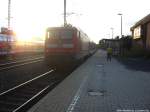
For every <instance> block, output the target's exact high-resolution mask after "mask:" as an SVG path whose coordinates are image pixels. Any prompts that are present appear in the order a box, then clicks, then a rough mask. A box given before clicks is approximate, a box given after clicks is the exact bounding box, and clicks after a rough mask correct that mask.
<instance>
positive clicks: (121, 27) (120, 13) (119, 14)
mask: <svg viewBox="0 0 150 112" xmlns="http://www.w3.org/2000/svg"><path fill="white" fill-rule="evenodd" d="M118 15H120V17H121V38H122V14H121V13H119V14H118Z"/></svg>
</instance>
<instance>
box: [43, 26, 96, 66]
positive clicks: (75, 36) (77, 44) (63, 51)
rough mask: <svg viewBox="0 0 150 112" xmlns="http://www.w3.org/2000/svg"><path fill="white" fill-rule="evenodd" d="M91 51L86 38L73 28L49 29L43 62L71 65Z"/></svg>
mask: <svg viewBox="0 0 150 112" xmlns="http://www.w3.org/2000/svg"><path fill="white" fill-rule="evenodd" d="M93 49H94V47H93V43H92V42H90V39H89V38H88V36H87V35H86V34H85V33H83V32H82V31H81V30H78V29H77V28H75V27H50V28H48V29H47V31H46V39H45V60H46V62H48V63H49V64H51V65H64V64H72V63H74V62H77V61H79V60H82V59H84V58H85V57H87V56H89V55H90V54H91V53H92V52H91V51H92V50H93Z"/></svg>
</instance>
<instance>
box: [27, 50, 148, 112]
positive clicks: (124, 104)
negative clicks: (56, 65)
mask: <svg viewBox="0 0 150 112" xmlns="http://www.w3.org/2000/svg"><path fill="white" fill-rule="evenodd" d="M149 85H150V76H149V73H146V72H140V71H133V70H130V69H127V68H126V67H124V65H122V64H121V63H119V62H118V61H117V60H116V59H114V58H113V59H112V61H111V62H107V61H106V52H105V51H101V50H99V51H97V52H96V53H95V54H94V55H93V56H92V57H90V58H89V59H88V60H87V61H86V62H85V63H83V64H82V65H81V66H80V67H78V68H77V69H76V70H75V71H74V72H73V73H72V74H70V75H69V76H68V77H67V78H66V79H65V80H64V81H63V82H61V83H60V84H59V85H58V86H57V87H56V88H54V89H53V90H52V91H51V92H49V93H48V94H47V95H46V96H45V97H44V98H43V99H41V100H40V101H39V102H38V103H37V104H35V105H34V106H33V107H32V108H31V109H29V110H28V112H125V111H127V112H150V110H149V109H150V105H149V102H150V96H149V94H150V88H149Z"/></svg>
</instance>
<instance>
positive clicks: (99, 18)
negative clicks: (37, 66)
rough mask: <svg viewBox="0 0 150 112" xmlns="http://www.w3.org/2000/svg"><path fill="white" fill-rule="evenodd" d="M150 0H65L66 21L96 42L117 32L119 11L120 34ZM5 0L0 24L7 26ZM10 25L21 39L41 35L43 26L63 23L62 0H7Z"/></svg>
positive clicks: (146, 9) (0, 9)
mask: <svg viewBox="0 0 150 112" xmlns="http://www.w3.org/2000/svg"><path fill="white" fill-rule="evenodd" d="M149 4H150V0H67V12H68V13H70V14H69V15H68V16H67V22H68V23H70V24H72V25H73V26H76V27H79V28H81V29H82V30H83V31H84V32H85V33H87V35H89V37H90V38H91V39H92V40H94V41H95V42H98V41H99V40H100V39H102V38H111V35H112V34H111V28H114V37H115V36H117V35H120V16H119V15H117V14H118V13H122V14H123V16H122V17H123V34H124V35H127V34H130V27H131V26H132V25H134V24H135V22H137V21H138V20H140V19H141V18H143V17H144V16H146V15H147V14H149V13H150V7H149ZM7 5H8V1H7V0H0V27H2V26H5V27H6V26H7V10H8V9H7V7H8V6H7ZM11 17H12V19H11V28H12V29H14V30H15V31H16V33H17V35H18V37H19V38H20V39H22V40H30V39H31V38H34V39H35V38H37V39H38V40H42V39H41V38H44V34H45V29H46V28H47V27H51V26H61V25H62V24H63V0H11Z"/></svg>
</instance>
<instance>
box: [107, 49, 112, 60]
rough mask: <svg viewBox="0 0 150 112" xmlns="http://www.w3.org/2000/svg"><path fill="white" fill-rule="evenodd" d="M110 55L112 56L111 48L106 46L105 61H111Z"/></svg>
mask: <svg viewBox="0 0 150 112" xmlns="http://www.w3.org/2000/svg"><path fill="white" fill-rule="evenodd" d="M111 56H112V48H110V47H108V48H107V61H111Z"/></svg>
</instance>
